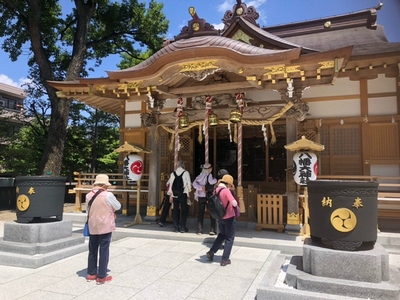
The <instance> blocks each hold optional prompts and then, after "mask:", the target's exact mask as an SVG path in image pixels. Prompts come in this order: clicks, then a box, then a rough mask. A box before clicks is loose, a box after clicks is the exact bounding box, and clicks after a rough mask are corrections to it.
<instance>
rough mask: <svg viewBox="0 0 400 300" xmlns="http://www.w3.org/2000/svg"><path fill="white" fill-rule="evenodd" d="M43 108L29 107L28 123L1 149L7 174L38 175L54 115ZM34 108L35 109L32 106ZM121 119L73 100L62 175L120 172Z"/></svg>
mask: <svg viewBox="0 0 400 300" xmlns="http://www.w3.org/2000/svg"><path fill="white" fill-rule="evenodd" d="M45 104H46V102H43V106H42V109H37V105H36V106H33V105H32V106H27V108H28V109H27V116H29V117H28V118H27V119H26V120H25V124H26V126H24V127H23V128H22V130H20V131H19V132H18V133H17V134H15V135H13V136H12V137H11V139H10V140H8V141H7V143H6V144H7V145H6V146H3V147H2V148H1V150H0V157H1V160H2V168H4V170H3V171H4V172H5V173H11V174H15V175H35V174H37V172H38V169H39V162H40V157H41V155H42V152H43V147H44V145H45V144H46V139H47V135H48V123H49V118H50V115H49V114H48V106H47V107H46V106H45ZM30 107H31V108H30ZM118 146H119V120H118V118H116V117H115V116H113V115H110V114H107V113H105V112H102V111H98V110H96V109H93V108H90V107H87V106H86V105H84V104H82V103H76V102H73V103H72V106H71V112H70V122H69V126H68V130H67V139H66V144H65V149H64V150H65V153H64V155H63V163H62V171H61V174H62V175H65V176H67V177H69V178H70V179H72V178H73V176H72V175H73V172H75V171H78V172H104V173H115V172H117V161H118V153H116V152H114V149H116V148H118Z"/></svg>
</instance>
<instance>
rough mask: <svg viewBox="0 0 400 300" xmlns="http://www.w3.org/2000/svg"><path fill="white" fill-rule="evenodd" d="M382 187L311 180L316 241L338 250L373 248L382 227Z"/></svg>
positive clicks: (311, 209) (309, 199)
mask: <svg viewBox="0 0 400 300" xmlns="http://www.w3.org/2000/svg"><path fill="white" fill-rule="evenodd" d="M378 186H379V183H377V182H372V181H342V180H316V181H309V182H308V183H307V187H308V204H309V211H310V220H309V223H310V231H311V238H312V240H313V241H320V240H322V241H323V242H326V243H325V244H328V245H329V246H332V247H333V248H334V249H338V250H349V251H353V250H364V249H371V248H373V247H374V245H375V242H376V239H377V227H378Z"/></svg>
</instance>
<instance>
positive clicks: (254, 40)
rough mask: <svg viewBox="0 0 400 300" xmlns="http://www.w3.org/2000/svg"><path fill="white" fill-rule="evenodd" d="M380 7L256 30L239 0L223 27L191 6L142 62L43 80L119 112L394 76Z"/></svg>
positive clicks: (393, 50)
mask: <svg viewBox="0 0 400 300" xmlns="http://www.w3.org/2000/svg"><path fill="white" fill-rule="evenodd" d="M379 8H380V7H378V8H374V9H369V10H365V11H361V12H356V13H351V14H347V15H341V16H334V17H326V18H321V19H318V20H311V21H304V22H298V23H291V24H286V25H279V26H272V27H265V28H260V27H259V26H258V24H257V23H256V20H257V18H258V13H257V12H256V11H255V9H254V7H247V6H246V5H245V4H244V3H242V2H241V1H240V0H238V1H237V4H236V5H234V7H233V11H228V12H227V13H226V14H225V16H224V19H223V21H224V24H225V28H224V30H223V31H222V32H220V31H218V30H215V29H214V28H213V27H212V26H211V25H210V24H209V23H207V22H206V21H205V20H204V19H201V18H199V16H198V15H197V13H196V12H195V10H194V8H192V9H191V10H190V13H191V15H192V17H193V19H192V20H191V21H189V22H188V26H186V27H184V28H183V29H182V32H181V34H180V35H178V36H177V39H176V40H175V41H170V42H169V43H166V44H165V46H164V47H163V48H162V49H160V50H159V51H158V52H157V53H155V54H154V55H152V56H151V57H150V58H148V59H147V60H145V61H144V62H142V63H140V64H138V65H136V66H134V67H131V68H127V69H124V70H116V71H108V72H107V73H108V78H94V79H80V80H77V81H74V82H55V81H53V82H49V83H50V85H51V86H53V87H55V88H56V89H58V90H60V91H62V95H63V96H66V97H73V98H75V99H79V100H81V101H83V102H85V103H87V104H89V105H92V106H95V107H97V108H100V109H102V110H105V111H107V112H110V113H114V114H120V113H121V112H122V111H123V103H124V100H129V101H146V100H148V97H149V98H151V97H154V98H157V99H158V100H161V101H162V100H165V99H168V98H178V97H195V96H199V95H205V94H208V95H216V94H221V93H231V92H232V91H238V90H240V91H246V90H248V89H271V90H272V89H273V90H283V91H285V90H286V89H287V88H288V84H289V83H290V82H292V83H293V85H294V86H296V88H304V87H306V86H312V85H322V84H333V83H334V81H335V79H336V78H337V77H349V78H351V79H357V78H358V79H359V78H376V76H378V74H385V75H386V76H397V75H398V72H399V71H398V63H399V62H400V43H388V42H387V40H386V37H385V35H384V32H383V29H382V28H381V27H380V26H378V25H376V10H377V9H379ZM178 37H179V38H178ZM374 76H375V77H374ZM161 101H160V102H161Z"/></svg>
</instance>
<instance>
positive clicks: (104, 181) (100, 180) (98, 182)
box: [93, 174, 111, 186]
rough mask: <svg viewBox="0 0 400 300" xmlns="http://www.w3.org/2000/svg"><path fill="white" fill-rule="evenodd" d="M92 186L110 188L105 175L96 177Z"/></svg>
mask: <svg viewBox="0 0 400 300" xmlns="http://www.w3.org/2000/svg"><path fill="white" fill-rule="evenodd" d="M93 185H107V186H110V185H111V183H110V182H109V181H108V176H107V175H106V174H99V175H97V176H96V180H95V182H94V183H93Z"/></svg>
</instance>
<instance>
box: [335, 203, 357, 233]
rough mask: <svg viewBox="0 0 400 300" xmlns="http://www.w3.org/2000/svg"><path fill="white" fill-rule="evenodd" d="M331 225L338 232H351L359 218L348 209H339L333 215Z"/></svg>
mask: <svg viewBox="0 0 400 300" xmlns="http://www.w3.org/2000/svg"><path fill="white" fill-rule="evenodd" d="M331 224H332V226H333V227H334V228H335V229H336V230H337V231H340V232H349V231H352V230H353V229H354V228H355V227H356V225H357V217H356V215H355V214H354V213H353V212H352V211H351V210H350V209H348V208H344V207H342V208H338V209H336V210H335V211H333V212H332V214H331Z"/></svg>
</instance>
